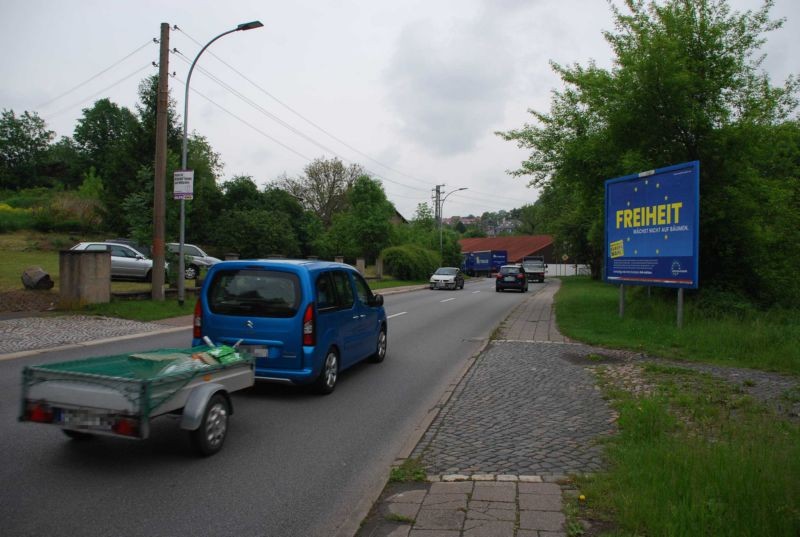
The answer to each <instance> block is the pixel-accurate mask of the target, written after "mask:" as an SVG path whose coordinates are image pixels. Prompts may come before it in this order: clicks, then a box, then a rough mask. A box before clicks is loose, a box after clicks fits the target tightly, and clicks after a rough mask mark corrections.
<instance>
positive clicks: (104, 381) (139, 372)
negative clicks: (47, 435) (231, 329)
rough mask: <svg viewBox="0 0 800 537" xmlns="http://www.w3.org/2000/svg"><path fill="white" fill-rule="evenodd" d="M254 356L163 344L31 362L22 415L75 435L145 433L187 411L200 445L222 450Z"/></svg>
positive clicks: (203, 450) (186, 425)
mask: <svg viewBox="0 0 800 537" xmlns="http://www.w3.org/2000/svg"><path fill="white" fill-rule="evenodd" d="M253 363H254V362H253V360H252V358H251V357H249V356H247V355H245V354H240V353H239V352H238V351H236V350H235V349H233V348H232V347H215V348H211V347H195V348H192V349H161V350H156V351H149V352H143V353H134V354H123V355H117V356H102V357H98V358H85V359H82V360H73V361H69V362H60V363H52V364H46V365H39V366H29V367H25V368H24V369H23V372H22V400H21V406H20V414H19V420H20V421H28V422H34V423H42V424H49V425H54V426H56V427H60V428H61V429H62V430H63V432H64V434H66V435H67V436H68V437H70V438H72V439H84V438H88V437H91V436H93V435H110V436H117V437H124V438H132V439H145V438H147V437H148V436H149V434H150V422H151V421H152V420H153V419H154V418H156V417H158V416H163V415H166V414H174V415H178V416H179V417H180V427H181V428H182V429H185V430H187V431H189V433H190V436H191V439H192V443H193V445H194V447H195V449H196V450H197V451H198V452H199V453H200V454H201V455H204V456H208V455H213V454H214V453H217V452H218V451H219V450H220V449H221V448H222V445H223V442H224V441H225V435H226V433H227V429H228V418H229V416H230V415H231V414H233V405H232V403H231V399H230V395H229V394H230V393H231V392H233V391H236V390H241V389H244V388H247V387H250V386H252V385H253V382H254V378H255V377H254V372H253V367H254V365H253Z"/></svg>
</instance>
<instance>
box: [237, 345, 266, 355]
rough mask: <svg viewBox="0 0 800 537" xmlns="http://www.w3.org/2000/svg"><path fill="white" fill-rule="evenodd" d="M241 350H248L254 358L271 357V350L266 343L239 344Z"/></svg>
mask: <svg viewBox="0 0 800 537" xmlns="http://www.w3.org/2000/svg"><path fill="white" fill-rule="evenodd" d="M239 350H241V351H242V352H246V353H247V354H249V355H250V356H252V357H253V358H268V357H269V350H268V349H267V346H266V345H239Z"/></svg>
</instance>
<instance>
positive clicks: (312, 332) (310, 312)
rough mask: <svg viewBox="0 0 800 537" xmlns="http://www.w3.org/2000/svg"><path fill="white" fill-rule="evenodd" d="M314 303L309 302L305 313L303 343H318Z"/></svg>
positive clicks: (307, 344)
mask: <svg viewBox="0 0 800 537" xmlns="http://www.w3.org/2000/svg"><path fill="white" fill-rule="evenodd" d="M314 321H315V319H314V304H309V305H308V307H307V308H306V312H305V314H304V315H303V345H306V346H313V345H316V344H317V334H316V326H315V325H316V323H315V322H314Z"/></svg>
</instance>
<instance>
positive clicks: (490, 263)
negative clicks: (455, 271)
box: [461, 250, 508, 277]
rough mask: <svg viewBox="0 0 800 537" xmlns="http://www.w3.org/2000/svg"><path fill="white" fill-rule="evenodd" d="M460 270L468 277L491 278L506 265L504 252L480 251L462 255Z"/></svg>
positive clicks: (506, 258)
mask: <svg viewBox="0 0 800 537" xmlns="http://www.w3.org/2000/svg"><path fill="white" fill-rule="evenodd" d="M462 258H463V263H462V265H463V266H462V267H461V268H462V270H463V271H464V272H465V273H466V274H468V275H470V276H487V277H488V276H491V275H492V274H493V273H496V272H497V271H498V270H500V267H502V266H503V265H505V264H507V263H508V252H507V251H506V250H480V251H477V252H466V253H464V254H462Z"/></svg>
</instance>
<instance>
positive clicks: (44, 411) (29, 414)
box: [25, 403, 53, 423]
mask: <svg viewBox="0 0 800 537" xmlns="http://www.w3.org/2000/svg"><path fill="white" fill-rule="evenodd" d="M25 417H26V418H27V419H28V420H30V421H37V422H39V423H53V410H52V409H51V408H50V407H49V406H48V405H45V404H42V403H28V407H27V409H26V412H25Z"/></svg>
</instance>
